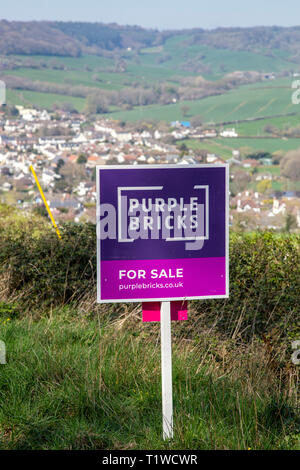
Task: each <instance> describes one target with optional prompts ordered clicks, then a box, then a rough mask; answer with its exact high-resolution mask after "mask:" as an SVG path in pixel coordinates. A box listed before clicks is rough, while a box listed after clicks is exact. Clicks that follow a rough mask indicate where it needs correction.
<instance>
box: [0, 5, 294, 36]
mask: <svg viewBox="0 0 300 470" xmlns="http://www.w3.org/2000/svg"><path fill="white" fill-rule="evenodd" d="M0 18H2V19H3V18H4V19H7V20H24V21H26V20H61V21H97V22H104V23H110V22H115V23H119V24H130V25H133V24H136V25H140V26H144V27H150V28H159V29H182V28H192V27H201V28H215V27H218V26H255V25H266V26H268V25H279V26H294V25H297V24H300V1H299V0H284V1H283V0H251V1H250V2H249V1H248V0H205V1H204V0H185V1H184V0H81V1H79V0H2V1H1V8H0Z"/></svg>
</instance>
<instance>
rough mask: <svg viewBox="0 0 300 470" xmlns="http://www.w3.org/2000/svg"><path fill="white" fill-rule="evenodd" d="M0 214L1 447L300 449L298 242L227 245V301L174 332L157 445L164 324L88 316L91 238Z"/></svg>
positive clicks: (88, 232)
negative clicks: (168, 397) (169, 410)
mask: <svg viewBox="0 0 300 470" xmlns="http://www.w3.org/2000/svg"><path fill="white" fill-rule="evenodd" d="M0 215H1V218H0V244H1V251H0V340H2V341H5V344H6V348H7V364H6V365H0V448H2V449H113V448H116V449H164V448H172V449H248V448H251V449H297V448H299V438H300V434H299V425H300V422H299V388H298V386H299V381H298V380H299V367H297V366H295V365H294V364H293V363H292V361H291V355H292V349H291V342H292V340H295V339H299V333H300V328H299V287H300V277H299V263H300V259H299V257H300V250H299V244H300V240H299V236H296V235H284V234H272V233H255V234H248V235H245V234H232V235H231V238H230V298H229V299H226V300H224V299H223V300H215V301H197V302H196V301H195V302H190V304H189V320H188V321H187V322H178V323H173V324H172V337H173V384H174V412H175V416H174V420H175V430H174V431H175V438H174V440H173V441H172V443H165V442H164V441H163V440H162V432H161V380H160V332H159V325H156V324H143V323H142V321H141V307H140V305H138V304H134V305H133V304H132V305H128V304H127V305H126V304H111V305H109V304H105V305H97V304H96V302H95V298H96V295H95V294H96V293H95V285H96V256H95V255H96V251H95V240H96V234H95V227H94V226H93V225H90V224H82V225H75V224H66V225H64V226H62V227H60V229H61V233H62V235H63V237H62V240H61V241H60V240H58V238H57V236H56V234H55V232H54V231H53V230H52V228H51V227H50V225H49V224H48V222H46V221H45V220H44V219H42V218H41V217H39V216H27V215H24V214H20V213H19V212H18V211H16V210H12V209H11V208H8V207H0Z"/></svg>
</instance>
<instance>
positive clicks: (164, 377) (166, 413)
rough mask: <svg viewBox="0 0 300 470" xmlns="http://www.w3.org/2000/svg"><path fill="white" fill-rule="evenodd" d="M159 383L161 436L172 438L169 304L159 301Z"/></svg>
mask: <svg viewBox="0 0 300 470" xmlns="http://www.w3.org/2000/svg"><path fill="white" fill-rule="evenodd" d="M160 331H161V383H162V417H163V418H162V419H163V438H164V439H165V440H166V439H172V438H173V393H172V345H171V304H170V302H161V310H160Z"/></svg>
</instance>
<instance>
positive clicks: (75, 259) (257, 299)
mask: <svg viewBox="0 0 300 470" xmlns="http://www.w3.org/2000/svg"><path fill="white" fill-rule="evenodd" d="M5 220H6V222H5V224H4V225H3V222H2V223H1V224H2V225H3V226H2V230H0V243H1V252H0V276H1V275H2V277H3V279H7V278H8V281H5V282H6V286H5V287H6V290H8V293H9V295H12V294H14V296H16V295H17V296H18V297H19V298H21V299H22V302H23V304H24V305H41V303H43V304H46V305H51V306H58V305H61V304H65V303H67V302H70V301H72V302H75V303H76V302H78V301H80V300H81V299H82V297H83V296H84V295H86V294H87V293H90V294H91V296H94V297H96V228H95V225H93V224H89V223H84V224H74V223H65V224H63V225H62V226H61V228H60V230H61V233H62V240H59V239H58V237H57V235H56V233H55V231H54V230H53V229H52V228H49V225H47V224H45V222H44V221H43V219H41V218H37V217H36V216H35V218H32V217H31V218H29V217H27V218H26V217H23V219H22V218H21V219H20V220H18V217H17V216H16V215H15V214H14V218H13V219H12V221H11V222H9V220H10V219H9V218H6V219H5ZM0 229H1V226H0ZM299 248H300V237H299V236H297V235H288V234H286V235H277V234H272V233H269V232H264V233H254V234H244V235H237V234H231V237H230V298H229V299H222V300H210V301H194V302H192V303H191V305H192V307H193V310H195V311H196V312H197V315H199V319H200V318H203V319H204V321H205V324H206V325H208V326H210V325H216V326H217V328H219V329H220V330H224V331H226V332H227V333H228V332H230V334H231V335H233V336H237V335H242V336H243V337H252V336H253V335H254V334H257V333H258V334H262V333H263V332H266V331H271V330H272V329H274V327H276V328H278V329H279V331H280V334H285V335H286V334H287V332H289V333H292V332H295V331H299V292H300V274H299V266H300V249H299ZM7 282H8V285H7Z"/></svg>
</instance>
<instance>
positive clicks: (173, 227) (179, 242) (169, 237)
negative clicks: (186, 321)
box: [97, 165, 229, 302]
mask: <svg viewBox="0 0 300 470" xmlns="http://www.w3.org/2000/svg"><path fill="white" fill-rule="evenodd" d="M228 194H229V188H228V166H227V165H191V166H190V165H189V166H184V165H182V166H181V165H177V166H173V165H139V166H123V165H122V166H100V167H97V199H98V200H97V257H98V259H97V266H98V284H97V286H98V289H97V290H98V295H97V299H98V302H140V301H154V300H160V301H163V300H182V299H208V298H222V297H228V282H229V280H228Z"/></svg>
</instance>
